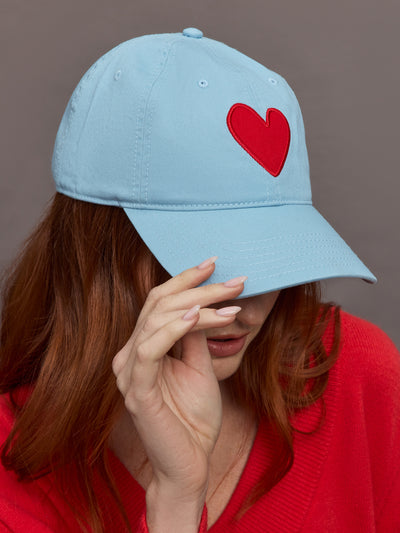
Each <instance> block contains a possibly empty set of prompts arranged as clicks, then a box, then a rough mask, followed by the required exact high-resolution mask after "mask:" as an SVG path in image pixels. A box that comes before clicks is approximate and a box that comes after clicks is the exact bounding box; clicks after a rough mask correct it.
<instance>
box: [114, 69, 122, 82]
mask: <svg viewBox="0 0 400 533" xmlns="http://www.w3.org/2000/svg"><path fill="white" fill-rule="evenodd" d="M121 74H122V71H121V70H117V72H116V73H115V74H114V80H116V81H118V80H119V79H120V77H121Z"/></svg>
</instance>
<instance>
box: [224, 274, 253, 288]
mask: <svg viewBox="0 0 400 533" xmlns="http://www.w3.org/2000/svg"><path fill="white" fill-rule="evenodd" d="M247 278H248V276H239V277H238V278H232V279H230V280H228V281H225V283H224V285H225V287H237V286H238V285H240V284H241V283H243V282H244V281H246V279H247Z"/></svg>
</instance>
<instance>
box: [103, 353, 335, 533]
mask: <svg viewBox="0 0 400 533" xmlns="http://www.w3.org/2000/svg"><path fill="white" fill-rule="evenodd" d="M341 381H342V376H341V361H340V358H339V359H338V360H337V361H336V362H335V364H334V365H333V366H332V368H331V369H330V370H329V380H328V383H327V386H326V389H325V391H324V393H323V395H322V396H321V397H320V398H319V399H318V400H317V401H316V402H314V403H313V404H311V405H309V406H308V407H305V408H302V409H301V410H299V411H297V412H296V413H295V414H294V415H292V416H291V417H290V422H291V424H292V426H293V427H294V428H295V429H297V430H299V431H294V434H293V448H294V461H293V465H292V467H291V469H290V471H289V472H288V473H287V474H286V475H285V476H284V478H283V479H281V480H280V481H279V483H278V484H276V485H275V486H274V487H273V488H272V489H271V490H270V491H269V492H268V493H267V494H265V495H263V496H262V497H261V498H260V499H259V500H258V501H257V502H256V503H255V504H254V505H253V506H252V507H251V509H250V510H249V512H248V513H246V514H245V515H244V516H243V517H242V519H241V522H240V524H241V526H240V527H241V528H242V529H243V531H247V530H248V531H257V528H258V527H259V523H260V519H261V518H262V521H263V524H264V526H263V527H265V531H268V532H269V533H293V532H294V531H301V528H302V526H303V524H304V521H305V520H306V516H307V512H308V510H309V508H310V506H311V504H312V501H313V499H314V497H315V493H316V490H317V486H318V483H319V480H320V478H321V475H322V470H323V466H324V463H325V461H326V458H327V455H328V453H329V449H330V443H331V440H332V435H333V429H334V427H335V424H336V416H337V412H338V404H337V402H338V389H339V388H340V384H341ZM323 412H325V416H324V420H323V422H322V423H321V416H322V413H323ZM311 431H312V433H311V434H309V432H311ZM275 452H276V440H275V438H274V437H273V436H272V433H271V431H270V425H269V422H268V420H267V418H266V417H262V418H261V419H260V420H259V424H258V428H257V433H256V436H255V439H254V442H253V446H252V448H251V450H250V453H249V457H248V459H247V461H246V464H245V466H244V468H243V471H242V474H241V476H240V478H239V481H238V483H237V485H236V487H235V489H234V491H233V494H232V496H231V498H230V500H229V502H228V503H227V505H226V507H225V508H224V510H223V511H222V513H221V515H220V516H219V517H218V519H217V521H216V522H215V523H214V524H213V525H212V526H211V527H210V528H209V530H208V531H209V532H210V533H220V532H222V531H231V530H232V531H233V530H234V529H233V527H234V523H233V522H232V520H233V518H234V516H235V514H236V512H237V511H238V510H239V509H240V507H241V506H242V504H243V502H244V501H245V499H246V497H247V495H248V493H249V492H250V491H251V489H252V487H254V486H255V485H256V484H257V482H258V481H259V480H260V479H261V477H262V476H263V475H265V473H266V470H267V468H268V466H269V465H270V464H271V461H272V460H273V458H274V455H275ZM109 458H110V467H111V470H112V472H113V474H114V476H115V480H116V484H117V487H118V489H119V491H120V495H121V499H122V501H123V503H124V507H125V509H126V511H127V515H128V517H129V518H130V519H131V520H132V523H135V521H136V520H137V519H138V517H139V516H140V513H142V512H143V508H144V506H145V495H146V491H145V490H144V488H143V487H142V486H141V485H140V484H139V483H138V482H137V481H136V479H135V478H134V477H133V476H132V475H131V474H130V472H129V471H128V470H127V469H126V468H125V466H124V465H123V463H121V461H120V460H119V459H118V457H117V456H116V455H115V454H114V453H113V452H112V451H111V449H109Z"/></svg>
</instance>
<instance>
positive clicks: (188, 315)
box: [182, 305, 200, 320]
mask: <svg viewBox="0 0 400 533" xmlns="http://www.w3.org/2000/svg"><path fill="white" fill-rule="evenodd" d="M199 309H200V306H199V305H195V306H194V307H192V308H191V309H189V311H187V312H186V313H185V314H184V315H183V317H182V318H183V320H192V318H194V317H195V316H196V315H198V313H199Z"/></svg>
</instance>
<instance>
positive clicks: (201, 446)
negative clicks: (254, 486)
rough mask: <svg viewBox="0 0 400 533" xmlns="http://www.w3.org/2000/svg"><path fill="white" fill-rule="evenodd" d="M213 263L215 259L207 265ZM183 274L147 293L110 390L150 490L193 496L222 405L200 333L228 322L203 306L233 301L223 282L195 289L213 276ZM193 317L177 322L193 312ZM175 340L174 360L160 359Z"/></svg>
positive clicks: (201, 483)
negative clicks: (115, 391) (148, 469)
mask: <svg viewBox="0 0 400 533" xmlns="http://www.w3.org/2000/svg"><path fill="white" fill-rule="evenodd" d="M214 260H215V259H214ZM214 268H215V266H214V263H211V264H209V265H208V266H206V267H205V268H203V269H199V268H198V267H193V268H189V269H188V270H185V271H183V272H181V273H180V274H178V275H177V276H175V277H173V278H171V279H169V280H168V281H167V282H165V283H163V284H162V285H159V286H157V287H155V288H153V289H152V290H151V291H150V293H149V294H148V297H147V299H146V302H145V304H144V306H143V308H142V311H141V313H140V315H139V317H138V320H137V324H136V327H135V329H134V331H133V333H132V335H131V337H130V339H129V340H128V342H127V343H126V345H125V346H124V347H123V348H122V349H121V350H120V351H119V352H118V353H117V355H116V356H115V357H114V360H113V371H114V374H115V375H116V377H117V386H118V388H119V390H120V391H121V393H122V395H123V396H124V399H125V406H126V409H127V410H128V412H129V413H130V414H131V416H132V419H133V422H134V424H135V426H136V429H137V431H138V433H139V435H140V438H141V440H142V442H143V445H144V447H145V449H146V453H147V456H148V458H149V460H150V462H151V465H152V468H153V479H152V481H154V482H155V483H156V484H159V485H160V484H163V485H164V486H165V485H168V486H171V487H174V488H177V489H178V491H179V492H180V491H182V494H186V495H187V496H190V495H191V494H193V495H196V494H197V493H198V492H200V491H202V490H204V487H205V485H207V483H208V467H209V457H210V454H211V453H212V451H213V449H214V446H215V443H216V441H217V439H218V435H219V432H220V429H221V423H222V403H221V394H220V389H219V384H218V380H217V378H216V376H215V374H214V370H213V365H212V360H211V356H210V353H209V351H208V347H207V338H206V336H205V332H204V331H203V330H204V329H207V328H217V327H224V326H227V325H229V324H231V323H232V322H233V321H234V320H235V316H236V313H237V312H238V311H240V307H233V308H232V312H233V315H232V316H219V315H218V314H217V311H216V310H215V309H207V305H210V304H213V303H215V302H220V301H224V300H230V299H232V298H235V297H236V296H238V295H239V294H240V293H241V292H242V290H243V280H242V281H241V282H240V283H239V284H238V285H237V286H234V287H227V286H225V285H224V284H223V283H217V284H210V285H206V286H203V287H197V285H199V284H200V283H202V282H203V281H204V280H205V279H207V278H209V277H210V275H211V274H212V272H213V271H214ZM196 305H197V307H198V306H200V308H201V309H200V311H199V312H197V313H196V311H197V309H195V310H194V311H195V313H194V315H193V316H192V318H189V319H185V318H184V315H185V314H186V313H187V311H188V310H191V309H192V308H193V307H194V306H196ZM178 341H180V344H181V346H180V347H181V358H180V359H178V358H174V357H171V356H170V355H167V352H168V351H170V350H171V349H172V348H173V347H174V345H175V343H177V342H178Z"/></svg>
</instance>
